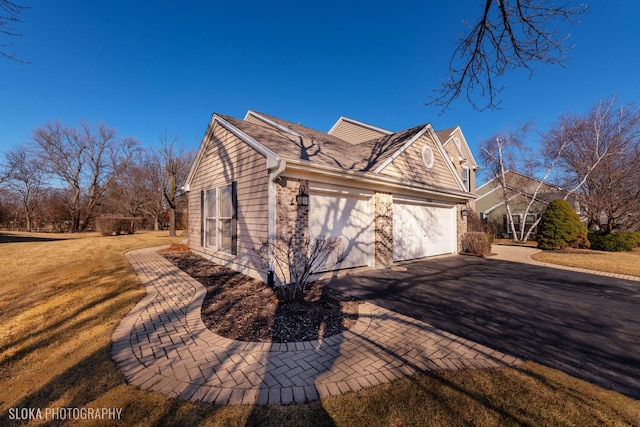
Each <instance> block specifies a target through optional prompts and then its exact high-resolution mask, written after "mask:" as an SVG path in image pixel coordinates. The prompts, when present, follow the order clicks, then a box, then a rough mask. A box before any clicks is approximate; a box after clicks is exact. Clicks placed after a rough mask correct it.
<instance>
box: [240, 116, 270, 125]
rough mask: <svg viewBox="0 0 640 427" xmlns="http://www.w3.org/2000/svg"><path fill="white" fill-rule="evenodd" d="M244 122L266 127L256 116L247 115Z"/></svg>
mask: <svg viewBox="0 0 640 427" xmlns="http://www.w3.org/2000/svg"><path fill="white" fill-rule="evenodd" d="M244 121H245V122H248V123H253V124H254V125H261V126H266V125H267V123H266V122H263V121H262V120H260V119H259V118H257V117H256V116H254V115H253V114H249V115H248V116H247V117H246V118H245V120H244Z"/></svg>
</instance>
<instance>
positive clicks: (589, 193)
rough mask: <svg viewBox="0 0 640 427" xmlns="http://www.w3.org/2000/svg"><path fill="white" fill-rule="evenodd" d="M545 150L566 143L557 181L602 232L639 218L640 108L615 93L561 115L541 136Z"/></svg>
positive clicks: (632, 224)
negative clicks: (586, 107)
mask: <svg viewBox="0 0 640 427" xmlns="http://www.w3.org/2000/svg"><path fill="white" fill-rule="evenodd" d="M544 146H545V149H546V150H547V151H557V148H558V147H559V146H566V148H565V149H564V150H563V151H562V155H561V158H560V162H559V165H560V170H561V174H560V179H561V180H562V182H563V184H564V185H565V186H566V187H567V188H570V189H571V190H570V191H571V192H575V194H576V197H577V198H578V200H579V201H580V205H581V207H582V208H583V209H584V212H583V214H585V215H586V216H587V218H588V220H589V225H590V226H592V227H593V226H595V227H597V228H598V229H600V230H602V231H603V232H605V233H609V232H611V231H612V230H613V229H614V228H616V227H626V228H631V229H634V228H635V227H637V226H638V225H640V224H639V222H640V219H639V218H638V212H640V186H639V184H638V183H639V182H640V171H639V169H638V162H639V161H640V109H638V107H637V106H636V105H634V104H624V105H621V104H619V103H618V102H617V100H616V98H615V97H613V98H611V99H609V100H607V101H601V102H599V103H598V104H596V105H595V106H593V107H592V108H591V109H590V111H589V112H588V113H586V114H585V115H575V114H567V115H564V116H562V117H561V118H560V119H559V120H558V122H557V123H556V124H555V125H554V126H553V127H552V129H551V130H550V131H549V132H548V133H547V134H546V135H545V137H544Z"/></svg>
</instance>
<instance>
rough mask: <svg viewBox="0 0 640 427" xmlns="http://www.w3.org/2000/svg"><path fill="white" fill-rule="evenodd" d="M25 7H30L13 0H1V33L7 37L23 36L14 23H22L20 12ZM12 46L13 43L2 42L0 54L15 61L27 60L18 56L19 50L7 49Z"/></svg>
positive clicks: (0, 43)
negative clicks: (11, 50)
mask: <svg viewBox="0 0 640 427" xmlns="http://www.w3.org/2000/svg"><path fill="white" fill-rule="evenodd" d="M25 9H28V7H27V6H22V5H20V4H18V3H16V2H13V1H9V0H0V35H2V36H6V37H20V36H21V34H20V33H18V32H17V31H16V30H15V28H14V25H15V24H18V23H20V14H21V13H22V12H23V11H24V10H25ZM12 46H13V43H9V42H0V55H2V56H4V57H5V58H8V59H11V60H13V61H17V62H25V61H23V60H21V59H19V58H18V57H17V56H16V55H17V52H15V51H13V52H10V51H8V50H7V49H9V48H11V47H12Z"/></svg>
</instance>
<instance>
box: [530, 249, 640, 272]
mask: <svg viewBox="0 0 640 427" xmlns="http://www.w3.org/2000/svg"><path fill="white" fill-rule="evenodd" d="M533 259H536V260H538V261H543V262H548V263H551V264H559V265H566V266H569V267H578V268H587V269H589V270H596V271H604V272H606V273H618V274H628V275H630V276H637V277H640V249H638V248H636V250H634V251H633V252H605V251H593V250H589V249H568V250H566V251H544V252H539V253H537V254H534V255H533Z"/></svg>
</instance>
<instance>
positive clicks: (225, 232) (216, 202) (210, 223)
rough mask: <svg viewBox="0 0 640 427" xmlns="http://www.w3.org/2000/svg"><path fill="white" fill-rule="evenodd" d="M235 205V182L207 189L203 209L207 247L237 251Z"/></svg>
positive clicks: (224, 250) (229, 251)
mask: <svg viewBox="0 0 640 427" xmlns="http://www.w3.org/2000/svg"><path fill="white" fill-rule="evenodd" d="M235 205H236V203H235V194H234V185H233V184H231V185H226V186H224V187H218V188H212V189H210V190H207V191H206V195H205V206H204V209H203V210H204V214H205V215H206V221H205V224H204V225H205V235H206V239H205V242H206V247H207V248H210V249H213V250H216V251H222V252H228V253H235V240H236V232H235V228H236V227H235V217H236V206H235Z"/></svg>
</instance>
